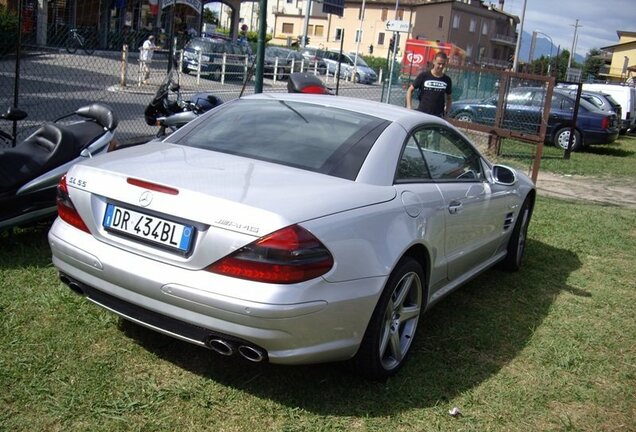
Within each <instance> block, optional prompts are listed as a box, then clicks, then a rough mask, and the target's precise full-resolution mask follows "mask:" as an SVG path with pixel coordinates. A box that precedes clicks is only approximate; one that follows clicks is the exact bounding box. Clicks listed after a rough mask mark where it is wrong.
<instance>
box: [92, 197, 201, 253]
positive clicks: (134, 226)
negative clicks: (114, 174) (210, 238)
mask: <svg viewBox="0 0 636 432" xmlns="http://www.w3.org/2000/svg"><path fill="white" fill-rule="evenodd" d="M103 226H104V228H106V229H107V230H112V231H116V232H119V233H123V234H126V235H128V236H132V237H134V238H138V239H141V240H145V241H147V242H151V243H153V244H156V245H160V246H163V247H165V248H168V249H172V250H176V251H179V252H184V253H186V252H188V251H189V250H190V245H191V244H192V239H193V238H194V228H193V227H192V226H191V225H186V224H181V223H177V222H172V221H169V220H166V219H163V218H160V217H157V216H151V215H148V214H145V213H140V212H136V211H134V210H130V209H127V208H123V207H120V206H117V205H114V204H108V206H107V207H106V213H105V214H104V222H103Z"/></svg>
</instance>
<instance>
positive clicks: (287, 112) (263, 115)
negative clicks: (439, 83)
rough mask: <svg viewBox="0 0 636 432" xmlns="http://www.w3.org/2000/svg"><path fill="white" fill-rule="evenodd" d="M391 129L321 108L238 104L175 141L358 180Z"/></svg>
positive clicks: (362, 117)
mask: <svg viewBox="0 0 636 432" xmlns="http://www.w3.org/2000/svg"><path fill="white" fill-rule="evenodd" d="M388 124H389V123H388V122H387V121H385V120H382V119H378V118H376V117H372V116H369V115H365V114H359V113H355V112H351V111H345V110H340V109H336V108H332V107H325V106H322V105H315V104H308V103H302V102H295V101H294V102H290V101H278V100H246V99H239V100H236V101H233V102H230V103H227V104H224V105H221V106H220V107H219V108H218V109H216V110H215V111H214V112H213V113H211V115H210V116H208V117H207V118H206V120H205V121H203V122H200V123H199V124H198V126H197V127H195V128H194V129H193V130H192V131H190V132H189V133H187V134H186V135H184V136H182V137H181V138H180V139H178V140H177V141H176V142H177V143H178V144H182V145H186V146H191V147H197V148H202V149H207V150H213V151H218V152H223V153H230V154H234V155H238V156H244V157H248V158H252V159H259V160H264V161H268V162H274V163H278V164H282V165H288V166H293V167H297V168H302V169H306V170H309V171H315V172H320V173H323V174H329V175H333V176H336V177H341V178H347V179H350V180H353V179H355V178H356V177H357V175H358V172H359V170H360V167H361V166H362V163H363V162H364V159H365V158H366V156H367V154H368V152H369V150H370V149H371V147H372V146H373V143H374V142H375V140H376V139H377V137H378V136H379V135H380V133H381V132H382V131H383V130H384V129H385V128H386V126H388Z"/></svg>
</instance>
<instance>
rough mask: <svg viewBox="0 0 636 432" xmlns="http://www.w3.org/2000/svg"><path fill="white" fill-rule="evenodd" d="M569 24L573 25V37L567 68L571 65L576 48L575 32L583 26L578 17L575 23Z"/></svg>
mask: <svg viewBox="0 0 636 432" xmlns="http://www.w3.org/2000/svg"><path fill="white" fill-rule="evenodd" d="M570 25H571V26H572V27H574V37H573V38H572V51H570V58H569V59H568V69H570V66H571V65H572V58H573V57H574V50H575V49H576V38H577V33H578V31H579V27H583V26H582V25H580V24H579V20H578V18H577V20H576V24H570Z"/></svg>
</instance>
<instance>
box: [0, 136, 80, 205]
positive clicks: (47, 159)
mask: <svg viewBox="0 0 636 432" xmlns="http://www.w3.org/2000/svg"><path fill="white" fill-rule="evenodd" d="M69 141H74V137H73V136H72V135H71V134H70V133H69V132H68V131H67V130H65V129H64V128H62V127H59V126H58V125H56V124H53V123H47V124H44V125H42V126H41V127H40V128H39V129H38V130H36V131H35V132H34V133H33V134H31V135H30V136H29V137H28V138H27V139H25V140H24V141H22V142H21V143H20V144H18V145H17V146H16V147H14V148H10V149H4V150H0V193H4V192H8V191H12V190H15V189H17V188H18V187H20V186H22V185H23V184H25V183H27V182H28V181H29V180H32V179H34V178H36V177H38V176H39V175H41V174H43V173H45V172H46V171H48V170H49V169H51V168H53V167H56V166H59V165H62V164H63V163H65V162H68V161H70V160H72V159H73V158H74V157H76V155H77V152H76V151H75V150H74V146H73V145H62V143H64V142H69Z"/></svg>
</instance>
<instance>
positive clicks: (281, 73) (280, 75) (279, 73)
mask: <svg viewBox="0 0 636 432" xmlns="http://www.w3.org/2000/svg"><path fill="white" fill-rule="evenodd" d="M285 78H286V75H285V67H284V66H279V67H278V69H276V80H277V81H282V80H284V79H285Z"/></svg>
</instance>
